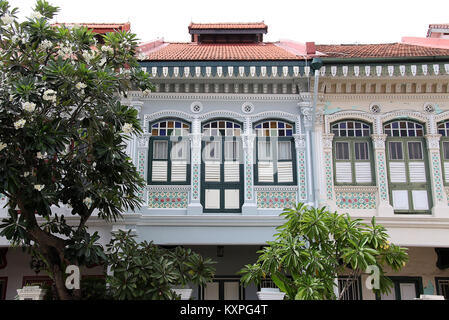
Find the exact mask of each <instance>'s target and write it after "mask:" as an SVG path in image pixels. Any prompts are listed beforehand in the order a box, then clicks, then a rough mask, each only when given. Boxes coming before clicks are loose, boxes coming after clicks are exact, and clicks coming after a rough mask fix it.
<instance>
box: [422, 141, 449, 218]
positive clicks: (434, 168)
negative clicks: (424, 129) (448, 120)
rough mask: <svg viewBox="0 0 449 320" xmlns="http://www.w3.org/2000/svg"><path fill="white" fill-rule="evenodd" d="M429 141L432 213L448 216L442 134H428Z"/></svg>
mask: <svg viewBox="0 0 449 320" xmlns="http://www.w3.org/2000/svg"><path fill="white" fill-rule="evenodd" d="M425 137H426V142H427V150H428V159H429V169H430V184H431V191H432V202H433V207H432V215H433V216H435V217H443V216H447V212H448V209H449V208H448V205H447V201H445V200H446V199H447V196H446V191H445V189H444V187H443V174H442V172H443V171H442V170H441V158H440V138H441V134H428V135H426V136H425Z"/></svg>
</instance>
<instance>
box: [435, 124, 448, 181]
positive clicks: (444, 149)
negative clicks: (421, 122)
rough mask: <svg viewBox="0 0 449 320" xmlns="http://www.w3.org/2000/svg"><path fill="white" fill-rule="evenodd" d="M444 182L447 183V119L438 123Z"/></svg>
mask: <svg viewBox="0 0 449 320" xmlns="http://www.w3.org/2000/svg"><path fill="white" fill-rule="evenodd" d="M438 133H439V134H441V140H440V149H441V150H440V151H441V162H442V169H443V175H444V184H446V185H449V121H446V122H443V123H440V124H438Z"/></svg>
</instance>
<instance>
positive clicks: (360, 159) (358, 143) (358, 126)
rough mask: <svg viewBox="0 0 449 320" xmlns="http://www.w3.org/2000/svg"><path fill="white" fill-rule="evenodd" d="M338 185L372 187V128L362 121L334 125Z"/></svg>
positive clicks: (348, 121) (349, 121) (335, 166)
mask: <svg viewBox="0 0 449 320" xmlns="http://www.w3.org/2000/svg"><path fill="white" fill-rule="evenodd" d="M331 128H332V133H333V134H334V141H333V144H334V172H335V184H336V185H359V184H360V185H372V184H373V183H374V179H373V174H372V172H373V165H372V159H373V154H372V147H371V145H372V143H371V138H370V135H371V127H370V126H369V125H368V124H366V123H363V122H360V121H353V120H347V121H341V122H338V123H335V124H333V125H332V127H331Z"/></svg>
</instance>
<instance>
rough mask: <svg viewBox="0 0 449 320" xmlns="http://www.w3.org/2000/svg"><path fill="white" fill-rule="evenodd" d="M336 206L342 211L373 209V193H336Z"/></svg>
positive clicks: (374, 201)
mask: <svg viewBox="0 0 449 320" xmlns="http://www.w3.org/2000/svg"><path fill="white" fill-rule="evenodd" d="M335 199H336V204H337V206H338V207H339V208H342V209H375V208H376V193H375V192H336V193H335Z"/></svg>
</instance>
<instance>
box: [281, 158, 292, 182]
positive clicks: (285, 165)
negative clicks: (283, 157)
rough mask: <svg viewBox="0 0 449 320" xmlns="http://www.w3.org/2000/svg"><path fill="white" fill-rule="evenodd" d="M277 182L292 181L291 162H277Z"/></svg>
mask: <svg viewBox="0 0 449 320" xmlns="http://www.w3.org/2000/svg"><path fill="white" fill-rule="evenodd" d="M278 182H293V167H292V163H291V162H284V161H283V162H278Z"/></svg>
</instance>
